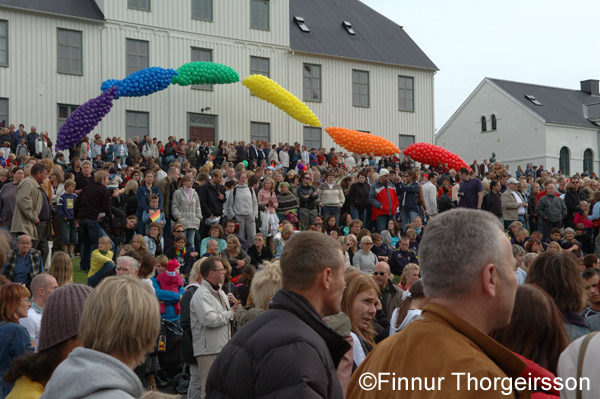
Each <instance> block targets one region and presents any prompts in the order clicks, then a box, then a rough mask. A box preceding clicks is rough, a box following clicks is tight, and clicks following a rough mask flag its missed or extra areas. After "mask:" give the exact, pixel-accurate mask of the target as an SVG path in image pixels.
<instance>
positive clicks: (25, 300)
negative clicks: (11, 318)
mask: <svg viewBox="0 0 600 399" xmlns="http://www.w3.org/2000/svg"><path fill="white" fill-rule="evenodd" d="M21 302H27V303H31V299H29V298H23V299H21Z"/></svg>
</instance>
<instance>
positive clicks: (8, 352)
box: [0, 322, 32, 398]
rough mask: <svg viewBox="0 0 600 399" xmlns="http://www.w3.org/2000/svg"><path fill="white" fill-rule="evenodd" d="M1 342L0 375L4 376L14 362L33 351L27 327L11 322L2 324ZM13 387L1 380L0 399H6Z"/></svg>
mask: <svg viewBox="0 0 600 399" xmlns="http://www.w3.org/2000/svg"><path fill="white" fill-rule="evenodd" d="M0 340H1V342H2V345H0V375H4V374H6V372H7V371H8V367H9V366H10V364H11V363H12V361H13V360H15V359H16V358H18V357H21V356H23V355H24V354H26V353H27V352H28V351H31V350H32V348H31V338H30V337H29V333H28V332H27V329H26V328H25V327H23V326H21V325H19V324H15V323H11V322H7V323H4V322H0ZM12 387H13V384H9V383H8V382H4V380H2V379H0V397H1V398H4V397H6V396H7V395H8V394H9V393H10V391H11V389H12Z"/></svg>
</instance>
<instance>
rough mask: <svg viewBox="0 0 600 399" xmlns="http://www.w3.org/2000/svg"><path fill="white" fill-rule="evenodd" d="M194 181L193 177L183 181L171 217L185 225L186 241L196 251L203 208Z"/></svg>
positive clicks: (176, 192)
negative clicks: (194, 187) (196, 240)
mask: <svg viewBox="0 0 600 399" xmlns="http://www.w3.org/2000/svg"><path fill="white" fill-rule="evenodd" d="M193 185H194V179H193V178H192V176H189V175H187V176H184V177H183V179H181V183H180V188H179V189H178V190H177V191H175V193H173V200H172V203H171V216H172V217H173V219H175V221H177V222H179V223H181V224H183V228H184V229H185V239H186V240H187V242H189V243H190V244H191V245H192V246H193V247H194V250H196V246H195V238H196V236H197V235H198V228H199V227H200V223H201V222H202V208H201V207H200V199H199V198H198V193H196V190H194V189H193Z"/></svg>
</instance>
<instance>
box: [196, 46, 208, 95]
mask: <svg viewBox="0 0 600 399" xmlns="http://www.w3.org/2000/svg"><path fill="white" fill-rule="evenodd" d="M194 61H205V62H212V50H211V49H206V48H197V47H192V62H194ZM192 89H199V90H212V89H213V85H193V86H192Z"/></svg>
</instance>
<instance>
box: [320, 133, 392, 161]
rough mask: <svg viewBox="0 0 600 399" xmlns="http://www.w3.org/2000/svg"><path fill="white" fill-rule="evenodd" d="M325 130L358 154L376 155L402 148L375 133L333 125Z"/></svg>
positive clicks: (387, 153)
mask: <svg viewBox="0 0 600 399" xmlns="http://www.w3.org/2000/svg"><path fill="white" fill-rule="evenodd" d="M325 131H326V132H327V133H329V135H330V136H331V138H332V139H333V141H335V143H336V144H337V145H340V146H342V147H344V148H345V149H346V151H350V152H355V153H357V154H370V153H373V154H374V155H375V156H381V155H392V154H399V153H400V149H398V147H396V146H395V145H394V143H392V142H391V141H389V140H386V139H384V138H383V137H379V136H375V135H374V134H369V133H363V132H358V131H356V130H351V129H344V128H343V127H333V126H330V127H326V128H325Z"/></svg>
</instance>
